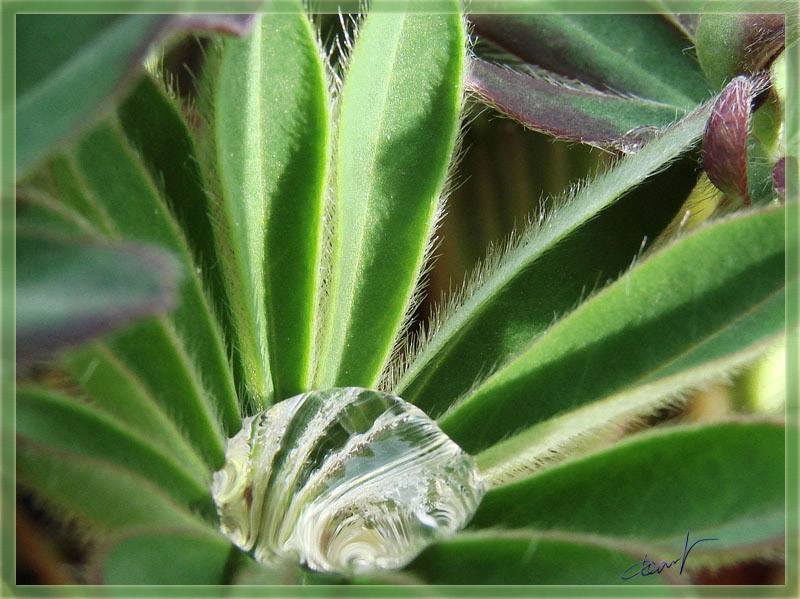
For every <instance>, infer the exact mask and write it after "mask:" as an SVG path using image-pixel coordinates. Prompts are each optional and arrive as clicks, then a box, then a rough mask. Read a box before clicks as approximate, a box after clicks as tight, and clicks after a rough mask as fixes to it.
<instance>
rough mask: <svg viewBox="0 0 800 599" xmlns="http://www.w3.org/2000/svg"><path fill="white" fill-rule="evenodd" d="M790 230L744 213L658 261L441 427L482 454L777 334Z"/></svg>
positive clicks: (554, 333) (604, 294) (519, 360)
mask: <svg viewBox="0 0 800 599" xmlns="http://www.w3.org/2000/svg"><path fill="white" fill-rule="evenodd" d="M784 224H785V219H784V210H783V209H782V208H777V209H771V210H766V211H764V212H756V213H750V214H740V215H738V216H737V217H735V218H731V219H730V220H727V221H722V222H719V223H717V224H715V225H713V226H709V227H706V228H703V229H701V230H699V231H696V232H694V233H693V234H691V235H689V236H687V237H685V238H683V239H681V240H679V241H678V242H676V243H673V244H671V245H670V246H667V247H666V248H664V249H662V250H661V251H659V252H657V253H655V254H653V255H652V256H651V257H650V258H649V259H647V260H645V261H643V262H641V263H640V264H638V265H637V266H636V267H634V268H633V269H631V270H630V271H629V272H628V273H627V274H625V275H624V276H622V277H620V279H618V280H617V281H616V282H615V283H614V284H613V285H610V286H608V287H606V288H605V289H604V290H603V291H601V292H600V293H598V294H596V295H595V296H594V297H592V298H591V299H589V300H587V301H586V302H584V303H583V304H582V305H581V306H580V307H578V308H577V309H576V310H575V311H573V312H571V313H570V314H568V315H566V316H565V317H564V318H562V319H561V320H560V321H558V322H557V323H556V324H555V325H553V326H552V327H551V328H550V329H549V330H548V331H547V332H546V333H545V334H543V335H541V336H539V337H538V338H537V339H536V340H534V341H533V342H532V343H531V344H530V345H529V346H528V347H527V348H526V349H525V350H524V351H523V352H521V353H520V354H519V355H518V356H516V357H515V358H514V359H512V360H510V361H509V362H507V363H506V364H505V365H503V366H502V367H501V368H500V369H498V370H497V372H495V373H494V374H493V375H492V376H490V377H489V378H488V379H486V380H485V381H483V382H482V383H481V384H480V385H479V386H478V387H477V388H476V389H475V391H474V392H473V393H472V394H471V395H469V396H467V397H465V398H464V400H462V401H460V402H457V403H456V404H455V405H454V406H453V407H452V408H451V409H450V411H449V412H448V413H446V414H445V415H443V416H442V417H441V418H440V419H439V424H440V426H441V427H442V430H444V431H445V432H446V433H447V434H448V435H449V436H450V437H451V438H453V440H454V441H456V442H457V443H459V445H461V446H462V447H463V448H464V449H465V450H466V451H469V452H470V453H475V452H476V451H479V450H481V449H484V448H486V447H488V446H490V445H491V444H493V443H495V442H497V441H499V440H500V439H502V438H503V437H506V436H508V435H509V434H511V433H514V432H518V431H519V430H520V429H523V428H526V427H528V426H531V425H533V424H536V423H537V422H541V421H543V420H545V419H547V418H551V417H553V416H555V415H556V414H559V413H563V412H565V411H568V410H571V409H575V408H578V407H580V406H584V405H588V404H590V403H591V402H593V401H597V400H600V399H603V398H606V397H608V396H609V395H612V394H615V393H620V392H622V391H624V390H625V389H628V388H630V387H631V386H634V385H640V384H642V383H649V382H652V381H654V380H657V379H659V378H660V377H663V376H668V375H671V374H673V373H675V372H676V371H679V370H680V369H682V368H684V367H687V366H690V365H692V364H696V363H698V362H703V361H705V360H715V359H719V358H721V357H723V356H725V355H726V354H730V353H734V352H738V351H740V350H742V349H744V348H746V347H748V346H750V345H752V344H753V343H757V342H759V341H763V340H765V339H767V338H769V337H772V336H774V335H776V334H778V333H779V332H780V331H781V330H783V327H784V323H783V312H782V310H781V306H782V302H781V301H780V296H781V295H782V294H783V292H784V287H785V281H784ZM676 281H680V284H679V285H676V284H675V282H676ZM762 309H763V310H764V313H763V314H760V315H759V316H761V317H754V318H750V317H751V315H752V313H754V312H756V311H760V310H762ZM763 316H766V317H763ZM643 339H644V340H647V342H646V344H645V345H644V346H643V344H642V340H643Z"/></svg>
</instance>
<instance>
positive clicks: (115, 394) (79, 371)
mask: <svg viewBox="0 0 800 599" xmlns="http://www.w3.org/2000/svg"><path fill="white" fill-rule="evenodd" d="M64 361H65V363H66V365H67V368H68V369H69V370H70V372H71V373H72V375H73V377H74V378H75V382H76V383H77V384H78V385H79V386H80V387H81V389H83V390H84V391H85V393H86V394H87V395H88V396H89V401H91V404H92V407H93V408H94V409H95V410H98V411H101V412H103V413H104V414H106V415H107V416H109V417H111V418H113V419H115V420H116V421H118V422H120V423H121V424H122V425H124V426H125V427H127V428H130V429H132V430H134V431H136V432H137V433H138V434H139V435H141V436H142V437H144V438H146V439H147V440H148V441H150V442H152V443H153V444H154V445H156V446H158V447H159V448H160V449H161V450H162V451H164V452H167V453H168V454H169V455H172V456H173V457H174V458H175V459H176V460H177V461H178V462H179V463H180V464H182V465H183V466H184V467H185V468H186V469H187V470H189V471H190V472H192V473H194V474H195V475H196V476H197V477H198V478H200V479H201V480H208V479H210V473H209V470H208V468H207V467H206V465H205V464H204V463H203V461H202V460H201V459H200V457H199V456H198V454H197V453H196V452H195V451H194V450H193V449H192V448H191V446H190V445H189V444H188V443H187V441H186V439H185V438H184V436H183V435H182V434H181V432H180V431H179V430H178V428H177V427H176V426H175V424H174V423H173V422H172V420H170V419H169V417H168V416H167V413H166V412H165V411H164V409H163V408H162V407H161V406H159V404H158V401H157V400H156V399H155V398H154V397H153V396H152V395H151V394H150V392H149V391H148V389H147V387H146V386H145V385H144V384H143V383H142V381H140V380H139V379H138V378H137V377H136V376H135V375H134V374H133V372H131V371H130V369H128V368H126V367H125V365H124V364H123V363H122V362H120V361H119V359H117V358H116V357H115V356H114V354H113V352H111V351H110V350H109V348H108V346H107V345H106V344H104V343H95V344H94V345H92V346H90V347H87V348H83V349H79V350H76V351H72V352H70V353H69V354H67V355H66V356H65V359H64Z"/></svg>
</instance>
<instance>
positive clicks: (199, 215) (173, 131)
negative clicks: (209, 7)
mask: <svg viewBox="0 0 800 599" xmlns="http://www.w3.org/2000/svg"><path fill="white" fill-rule="evenodd" d="M184 16H185V15H184ZM207 16H211V17H214V16H215V15H207ZM217 16H224V15H217ZM230 16H232V17H240V16H245V17H248V18H249V17H250V15H230ZM118 114H119V119H120V124H121V125H122V128H123V130H124V131H125V135H127V137H128V139H129V140H130V143H131V145H133V146H134V147H135V148H136V149H137V150H138V151H139V153H140V155H141V157H142V160H143V161H144V163H145V165H146V166H147V169H148V171H149V173H150V176H151V178H152V179H153V181H155V182H157V183H158V185H159V188H160V192H161V195H162V196H163V197H164V199H165V200H166V202H167V204H168V205H169V209H170V212H171V213H172V214H173V215H174V217H175V220H176V222H177V223H178V224H179V225H180V228H181V231H182V232H183V235H184V236H185V237H186V242H187V244H188V246H189V248H190V251H191V254H192V256H193V257H194V259H195V263H196V264H197V266H198V267H199V268H200V269H201V271H202V278H203V280H204V282H205V287H206V289H207V290H208V293H209V296H210V298H211V300H212V304H213V306H214V308H215V312H216V314H217V315H218V316H219V318H220V319H222V321H223V324H225V325H226V326H225V332H226V333H227V334H228V335H229V336H230V338H231V339H233V338H234V337H233V332H234V331H233V328H232V325H231V324H230V322H229V319H230V315H229V313H228V306H227V303H226V291H225V284H224V282H223V279H222V273H221V270H220V266H219V259H218V258H217V254H216V251H215V242H214V233H213V225H212V218H211V213H212V205H211V200H210V198H209V197H208V193H207V192H206V189H205V187H204V185H203V179H202V174H201V172H200V167H199V164H198V158H197V152H196V149H195V143H194V140H193V139H192V137H191V135H190V133H189V129H188V126H187V124H186V121H185V119H184V117H183V115H182V114H181V112H180V109H179V108H178V107H177V106H176V105H175V102H173V100H172V99H171V98H170V97H168V96H167V94H166V93H165V92H164V91H163V89H162V88H161V86H160V85H159V84H158V83H157V82H156V81H154V80H153V79H152V78H150V77H148V76H145V77H142V78H141V79H140V80H139V81H138V83H137V84H136V86H135V87H134V88H133V90H132V91H131V93H130V94H129V95H128V96H127V97H126V98H125V99H124V101H123V102H122V103H121V104H120V106H119V109H118ZM57 180H58V182H59V184H60V185H59V191H60V192H61V195H62V197H63V195H64V192H65V191H67V190H65V189H64V188H65V187H67V185H68V183H69V173H65V174H63V175H62V176H59V177H58V179H57Z"/></svg>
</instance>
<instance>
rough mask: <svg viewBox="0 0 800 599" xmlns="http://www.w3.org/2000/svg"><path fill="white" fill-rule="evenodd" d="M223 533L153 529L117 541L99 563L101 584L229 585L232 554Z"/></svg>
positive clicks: (233, 548) (232, 550)
mask: <svg viewBox="0 0 800 599" xmlns="http://www.w3.org/2000/svg"><path fill="white" fill-rule="evenodd" d="M233 552H238V550H237V549H236V548H235V547H234V546H233V545H231V544H230V542H229V541H228V540H227V539H226V538H225V537H223V536H222V535H220V534H214V533H212V532H200V531H196V530H189V531H186V530H181V529H177V530H164V529H160V530H152V531H147V532H138V531H137V532H135V533H131V534H129V535H125V536H123V537H121V538H117V539H115V541H114V542H113V544H112V545H111V546H110V547H108V548H106V550H105V551H104V552H103V556H102V557H101V561H100V564H99V578H100V580H99V581H98V582H100V583H102V584H107V585H118V584H125V585H128V584H146V585H156V584H170V585H171V584H184V585H188V584H191V585H199V584H215V585H219V584H225V583H226V582H227V581H226V574H227V569H228V562H229V560H230V559H231V554H232V553H233Z"/></svg>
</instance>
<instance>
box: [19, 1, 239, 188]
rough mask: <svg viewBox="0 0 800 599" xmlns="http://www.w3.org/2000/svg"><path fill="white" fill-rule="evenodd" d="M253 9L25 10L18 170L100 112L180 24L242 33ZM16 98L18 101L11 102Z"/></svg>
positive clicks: (22, 171)
mask: <svg viewBox="0 0 800 599" xmlns="http://www.w3.org/2000/svg"><path fill="white" fill-rule="evenodd" d="M252 20H253V15H248V14H244V15H172V16H170V15H158V14H134V15H113V14H111V15H108V14H72V15H68V14H21V15H19V16H18V17H17V21H16V72H17V85H16V123H17V153H16V161H17V163H16V164H17V170H18V171H19V175H20V177H21V176H24V175H25V174H28V173H30V172H31V170H32V169H33V168H34V167H35V166H36V165H37V164H39V163H40V162H41V160H42V159H43V157H44V156H45V155H46V153H47V151H48V150H49V149H50V148H51V147H52V146H53V145H55V144H58V143H60V142H62V141H64V140H65V139H66V138H67V137H68V136H69V135H70V134H72V133H73V132H74V131H75V130H76V129H78V128H79V127H80V126H82V125H85V124H86V123H87V122H89V121H91V120H92V118H94V117H96V116H98V114H99V113H100V112H101V110H102V109H103V108H104V107H105V106H106V105H107V103H108V99H109V97H111V96H114V95H119V94H120V93H121V92H122V91H124V89H125V88H126V87H127V85H126V84H127V83H129V82H130V79H131V76H132V75H133V74H134V73H135V72H136V71H137V70H139V68H140V64H141V60H142V59H143V58H144V57H145V56H146V55H147V53H148V52H149V51H150V49H151V48H152V47H153V46H154V45H155V44H157V43H160V42H161V41H162V40H163V39H164V36H165V35H167V34H168V33H170V32H174V31H187V30H192V31H196V30H201V29H202V30H210V31H217V32H223V33H232V34H236V35H243V34H244V33H246V32H247V30H248V28H249V25H250V23H251V22H252ZM8 105H9V106H12V107H13V106H14V103H12V102H9V103H8Z"/></svg>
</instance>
